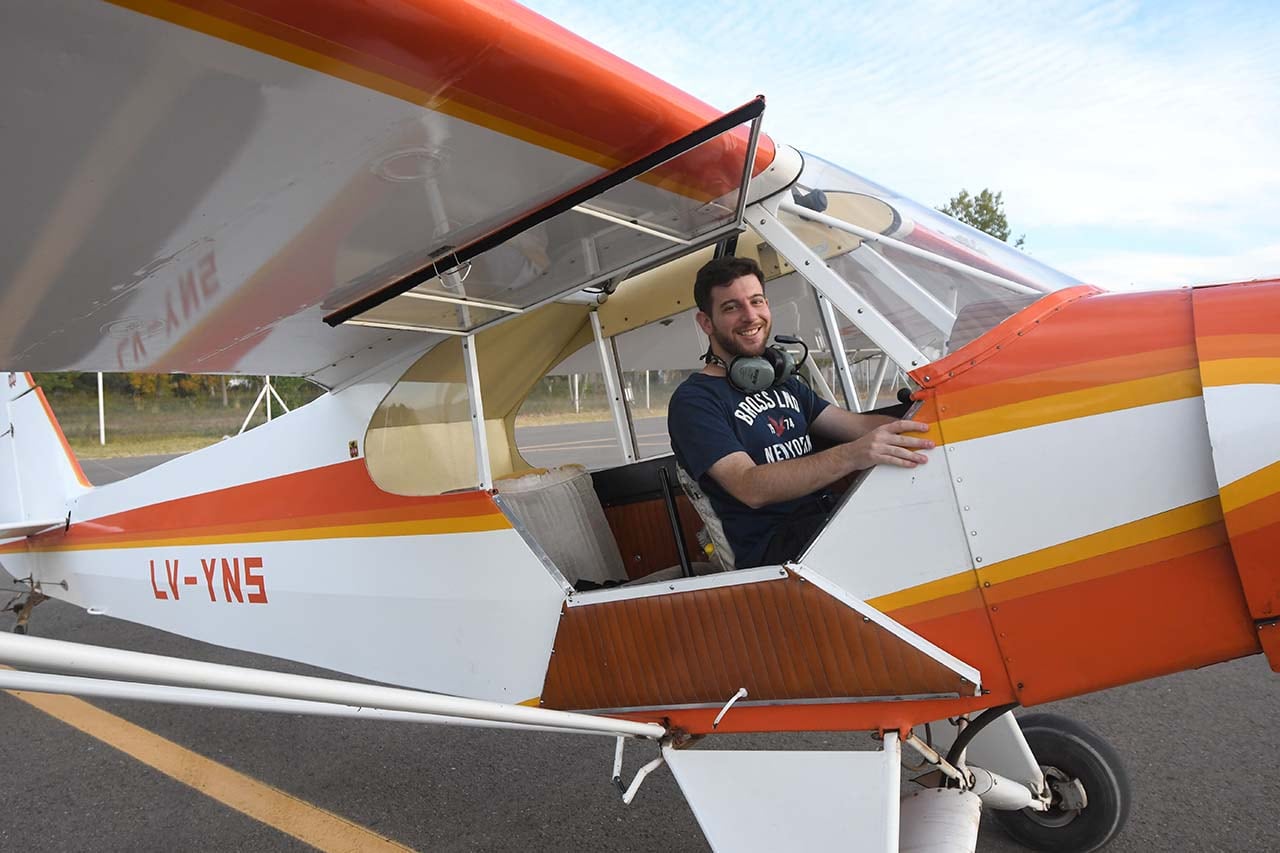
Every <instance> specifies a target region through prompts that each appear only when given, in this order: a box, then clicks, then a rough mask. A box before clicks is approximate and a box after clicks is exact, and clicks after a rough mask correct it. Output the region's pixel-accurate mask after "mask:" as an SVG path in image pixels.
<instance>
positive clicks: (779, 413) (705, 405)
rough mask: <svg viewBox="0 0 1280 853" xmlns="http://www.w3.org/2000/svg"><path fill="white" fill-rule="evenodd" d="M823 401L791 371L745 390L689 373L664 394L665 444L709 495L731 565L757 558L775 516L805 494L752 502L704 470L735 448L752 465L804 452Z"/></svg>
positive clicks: (808, 449)
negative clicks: (771, 384)
mask: <svg viewBox="0 0 1280 853" xmlns="http://www.w3.org/2000/svg"><path fill="white" fill-rule="evenodd" d="M828 405H829V403H827V401H826V400H823V399H822V398H821V397H819V396H818V395H817V394H814V393H813V391H812V389H810V388H809V386H807V385H805V384H804V383H803V382H801V381H800V380H798V379H796V378H794V377H793V378H791V379H788V380H787V381H786V382H785V383H783V384H782V385H781V386H780V387H778V388H769V389H767V390H764V391H757V392H755V393H754V394H746V393H743V392H742V391H739V390H737V389H736V388H734V387H733V386H732V385H730V384H729V381H728V380H727V379H725V378H724V377H723V376H707V375H706V374H703V373H695V374H693V375H692V376H690V377H689V378H688V379H686V380H685V381H684V382H682V383H681V384H680V387H679V388H677V389H676V392H675V393H674V394H672V395H671V403H670V405H669V406H668V408H667V434H668V435H670V436H671V449H672V450H673V451H674V452H675V457H676V461H677V462H679V463H680V466H681V467H682V468H684V469H685V470H686V471H688V472H689V475H690V476H691V477H693V478H694V479H695V480H697V481H698V484H699V485H700V486H702V489H703V491H704V492H705V493H706V495H707V497H708V498H710V500H711V505H712V506H713V507H714V508H715V511H716V513H717V514H718V515H719V516H720V520H721V521H722V522H723V523H724V532H725V536H726V537H728V539H729V544H730V545H731V546H732V547H733V556H734V564H735V565H736V566H737V567H738V568H740V569H745V568H749V567H751V566H756V565H759V564H760V558H761V557H762V556H763V554H764V549H765V546H766V545H768V544H769V539H770V537H772V536H773V532H774V529H775V527H776V526H777V524H778V522H780V521H781V520H782V519H783V518H785V517H786V516H788V515H789V514H790V513H791V512H792V511H794V510H795V509H796V508H797V507H799V506H800V505H801V504H803V503H804V502H806V501H807V500H809V497H807V496H806V497H802V498H796V499H794V500H789V501H783V502H781V503H776V504H770V505H769V506H764V507H761V508H760V509H752V508H751V507H749V506H747V505H746V504H744V503H742V502H741V501H739V500H738V499H737V498H735V497H734V496H733V495H731V494H729V493H728V492H727V491H725V490H724V488H722V487H721V486H720V484H719V483H717V482H716V480H715V478H714V477H711V476H708V474H707V471H708V470H709V469H710V468H711V466H712V465H714V464H716V463H717V462H719V461H720V460H721V459H723V458H724V457H726V456H728V455H729V454H730V453H735V452H737V451H739V450H741V451H745V452H746V453H747V455H748V456H750V457H751V458H752V459H753V460H754V461H755V463H756V464H757V465H767V464H769V463H770V462H781V461H783V460H785V459H795V458H797V457H799V456H805V455H807V454H809V453H812V452H813V441H812V439H811V438H810V437H809V425H810V424H811V423H813V419H814V418H816V417H817V416H818V415H819V413H821V412H822V410H823V409H825V408H826V407H827V406H828ZM819 491H821V490H819Z"/></svg>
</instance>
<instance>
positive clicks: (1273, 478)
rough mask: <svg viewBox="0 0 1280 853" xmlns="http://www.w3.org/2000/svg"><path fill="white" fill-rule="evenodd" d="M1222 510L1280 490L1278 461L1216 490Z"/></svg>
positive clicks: (1247, 503) (1279, 466)
mask: <svg viewBox="0 0 1280 853" xmlns="http://www.w3.org/2000/svg"><path fill="white" fill-rule="evenodd" d="M1218 491H1219V494H1220V495H1221V496H1222V510H1223V512H1231V511H1232V510H1235V509H1240V508H1241V507H1243V506H1248V505H1249V504H1251V503H1253V502H1255V501H1260V500H1262V499H1263V498H1267V497H1270V496H1271V495H1274V494H1276V493H1277V492H1280V462H1272V463H1271V464H1270V465H1268V466H1267V467H1265V468H1259V469H1258V470H1257V471H1254V472H1253V473H1252V474H1246V475H1245V476H1243V477H1241V478H1240V479H1239V480H1236V481H1235V482H1234V483H1228V484H1227V485H1225V486H1223V487H1222V488H1221V489H1219V490H1218Z"/></svg>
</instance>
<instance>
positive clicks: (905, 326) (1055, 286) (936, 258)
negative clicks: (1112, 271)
mask: <svg viewBox="0 0 1280 853" xmlns="http://www.w3.org/2000/svg"><path fill="white" fill-rule="evenodd" d="M804 158H805V166H804V170H803V172H802V173H801V175H800V179H799V181H798V183H797V184H796V186H795V187H793V188H792V192H791V198H790V199H789V200H788V201H789V202H791V203H790V204H784V205H783V208H782V211H781V212H780V214H779V219H780V220H781V221H782V222H783V224H785V225H786V226H787V227H788V228H789V229H790V230H791V231H792V232H793V233H795V234H796V235H797V236H799V237H800V238H801V239H803V240H804V241H805V243H806V244H808V245H809V247H810V248H812V249H813V250H814V251H815V252H817V253H818V254H820V255H822V256H823V257H824V258H826V259H827V263H828V265H829V266H830V267H831V269H832V270H834V271H835V272H836V274H837V275H839V276H840V277H841V278H842V279H843V280H844V281H845V282H846V283H848V284H849V286H850V287H852V288H853V289H854V290H856V291H857V292H858V293H859V294H860V295H861V296H862V297H863V298H864V299H866V300H867V301H868V302H870V303H871V305H872V306H873V307H874V308H876V309H877V310H878V311H879V312H880V313H881V314H883V315H884V317H885V318H886V319H887V320H888V321H889V322H890V323H892V324H893V325H894V326H896V327H897V328H898V329H899V330H901V331H902V332H903V334H905V335H906V336H907V337H908V338H909V339H910V340H911V341H912V343H914V344H915V345H916V347H917V348H918V349H920V350H921V352H922V353H924V355H925V356H926V357H927V358H929V359H931V360H932V359H936V358H939V357H941V356H942V355H945V354H946V353H947V352H951V351H954V350H956V349H959V348H960V347H961V346H963V345H964V344H966V343H968V342H969V341H971V340H973V339H974V338H977V337H978V336H979V335H981V334H982V333H983V332H985V331H987V330H988V329H990V328H992V327H994V326H995V325H996V324H998V323H999V322H1000V321H1001V320H1003V319H1005V318H1006V317H1009V316H1010V315H1012V314H1014V313H1016V312H1017V311H1020V310H1021V309H1022V308H1025V307H1026V306H1027V305H1029V304H1031V303H1032V302H1034V301H1035V300H1037V299H1038V298H1040V297H1041V296H1043V295H1044V294H1046V293H1050V292H1052V291H1055V290H1059V289H1061V288H1063V287H1069V286H1072V285H1075V284H1078V283H1079V282H1077V281H1076V280H1075V279H1072V278H1071V277H1069V276H1066V275H1064V274H1062V273H1060V272H1057V271H1056V270H1053V269H1050V268H1049V267H1046V266H1044V265H1043V264H1041V263H1039V262H1037V261H1035V260H1033V259H1032V258H1030V257H1028V256H1027V255H1025V254H1023V253H1022V252H1020V251H1018V250H1017V249H1015V248H1013V247H1012V246H1009V245H1008V244H1006V243H1003V242H1001V241H999V240H997V239H995V238H993V237H991V236H989V235H987V234H984V233H982V232H980V231H978V230H976V229H974V228H971V227H969V226H967V225H965V224H963V223H961V222H957V221H956V220H954V219H952V218H951V217H949V216H946V215H944V214H942V213H939V212H938V211H935V210H932V209H931V208H928V207H925V206H924V205H921V204H919V203H917V202H914V201H911V200H910V199H908V198H904V197H903V196H901V195H898V194H897V193H895V192H893V191H891V190H888V189H886V188H885V187H882V186H880V185H879V184H875V183H873V182H871V181H868V180H866V179H864V178H862V177H859V176H858V175H855V174H853V173H852V172H849V171H847V170H845V169H842V168H840V167H839V166H836V165H834V164H832V163H828V162H827V161H825V160H822V159H821V158H818V157H814V156H812V155H809V154H805V155H804ZM806 211H813V212H815V213H818V214H821V215H823V216H825V217H829V218H830V219H834V220H838V221H840V222H845V223H849V224H851V225H854V226H857V227H858V228H861V229H865V230H866V231H868V232H874V235H883V236H884V237H886V238H890V239H888V240H880V241H874V248H873V241H871V240H868V239H865V236H866V235H864V236H858V235H857V234H853V233H849V232H848V231H841V230H840V229H839V228H835V227H832V226H831V225H830V224H829V223H828V224H823V223H822V222H820V221H816V218H815V219H809V218H806ZM903 244H905V245H903ZM922 252H924V253H928V254H927V255H924V254H922ZM940 259H941V260H940ZM762 260H763V258H762ZM766 269H768V266H767V265H766ZM787 269H789V267H787V266H786V265H785V263H781V262H780V263H778V264H777V265H776V271H777V273H778V274H782V273H785V272H786V271H787ZM842 331H843V332H844V334H845V345H846V346H847V347H848V348H849V349H872V348H874V344H872V343H871V342H870V341H869V340H867V339H866V338H865V337H864V336H863V335H862V334H861V333H860V332H858V331H857V330H856V329H853V328H850V327H845V328H844V329H843V330H842Z"/></svg>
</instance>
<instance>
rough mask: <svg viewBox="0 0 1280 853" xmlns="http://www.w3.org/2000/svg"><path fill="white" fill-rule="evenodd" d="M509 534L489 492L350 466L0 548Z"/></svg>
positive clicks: (359, 463) (147, 509) (169, 504)
mask: <svg viewBox="0 0 1280 853" xmlns="http://www.w3.org/2000/svg"><path fill="white" fill-rule="evenodd" d="M508 527H510V524H509V522H508V521H507V520H506V517H505V516H504V515H503V514H502V512H501V511H500V510H499V509H498V508H497V506H496V505H495V504H494V502H493V499H492V497H491V496H490V495H489V494H488V493H487V492H480V491H474V492H462V493H458V494H452V495H435V496H429V497H401V496H398V495H391V494H388V493H386V492H383V491H382V490H380V489H378V488H377V486H375V485H374V484H373V482H372V481H371V480H370V479H369V476H368V472H367V470H366V469H365V466H364V461H363V460H359V459H356V460H351V461H349V462H341V463H338V464H336V465H329V466H325V467H323V468H314V469H311V470H308V471H300V472H297V473H293V474H286V475H284V476H281V477H273V478H271V479H268V480H260V481H257V482H253V483H246V484H243V485H239V486H232V487H230V488H226V489H218V490H215V491H210V492H204V493H201V494H197V495H192V496H189V497H184V498H177V499H175V500H172V501H165V502H163V503H158V504H151V505H149V506H144V507H139V508H137V509H131V510H126V511H124V512H120V513H115V514H112V515H107V516H101V517H99V518H95V519H91V520H89V521H83V522H78V523H75V524H73V525H71V527H70V529H69V530H67V531H66V532H65V533H64V532H62V531H53V532H50V533H45V534H41V535H40V536H35V537H31V538H30V539H27V540H20V541H19V542H15V543H10V544H9V545H7V546H3V547H0V551H24V550H30V551H71V550H82V549H103V548H138V547H148V546H152V545H156V544H169V545H196V544H207V543H231V542H272V541H296V540H301V539H333V538H349V537H366V536H408V535H422V534H433V533H462V532H476V531H485V530H499V529H505V528H508Z"/></svg>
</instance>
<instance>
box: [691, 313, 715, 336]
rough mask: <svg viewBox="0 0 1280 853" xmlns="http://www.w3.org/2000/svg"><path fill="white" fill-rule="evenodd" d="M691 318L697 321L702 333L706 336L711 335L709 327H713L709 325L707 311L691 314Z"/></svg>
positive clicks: (709, 320)
mask: <svg viewBox="0 0 1280 853" xmlns="http://www.w3.org/2000/svg"><path fill="white" fill-rule="evenodd" d="M693 319H694V320H696V321H697V322H698V328H699V329H701V330H702V334H704V335H706V336H707V337H708V338H709V337H711V329H712V328H713V327H712V325H711V318H710V317H708V316H707V313H706V312H705V311H699V312H698V313H697V314H694V315H693Z"/></svg>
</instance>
